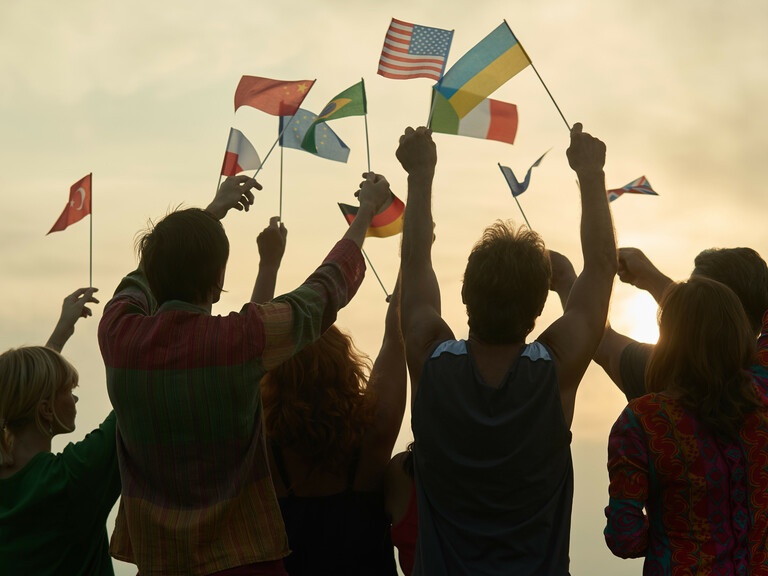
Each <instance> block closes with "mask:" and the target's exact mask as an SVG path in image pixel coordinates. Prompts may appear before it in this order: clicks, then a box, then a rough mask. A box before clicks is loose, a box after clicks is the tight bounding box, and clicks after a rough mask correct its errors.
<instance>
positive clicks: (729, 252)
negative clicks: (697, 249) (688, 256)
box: [691, 248, 768, 334]
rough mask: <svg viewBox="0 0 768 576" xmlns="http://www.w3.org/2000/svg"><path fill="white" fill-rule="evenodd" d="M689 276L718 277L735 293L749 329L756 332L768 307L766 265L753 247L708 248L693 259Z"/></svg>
mask: <svg viewBox="0 0 768 576" xmlns="http://www.w3.org/2000/svg"><path fill="white" fill-rule="evenodd" d="M693 263H694V266H695V268H694V269H693V272H691V276H694V275H700V276H705V277H707V278H711V279H712V280H717V281H718V282H721V283H723V284H725V285H726V286H728V288H730V289H731V290H733V291H734V292H735V293H736V296H738V298H739V300H741V305H742V306H743V307H744V311H745V312H746V313H747V319H748V320H749V324H750V326H751V327H752V330H753V331H754V332H755V333H756V334H758V333H759V332H760V328H761V326H762V322H763V313H764V312H765V311H766V310H768V266H766V264H765V260H763V259H762V258H761V257H760V254H758V253H757V252H755V251H754V250H752V248H710V249H708V250H704V251H703V252H701V253H700V254H699V255H698V256H696V259H695V260H694V261H693Z"/></svg>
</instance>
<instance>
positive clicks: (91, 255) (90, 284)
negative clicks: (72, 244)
mask: <svg viewBox="0 0 768 576" xmlns="http://www.w3.org/2000/svg"><path fill="white" fill-rule="evenodd" d="M89 200H90V202H91V213H90V217H91V218H90V224H91V234H90V236H91V241H90V244H91V245H90V262H89V265H88V272H89V282H88V284H89V286H90V287H91V288H93V172H91V197H90V199H89Z"/></svg>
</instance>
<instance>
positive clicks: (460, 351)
mask: <svg viewBox="0 0 768 576" xmlns="http://www.w3.org/2000/svg"><path fill="white" fill-rule="evenodd" d="M444 354H449V355H451V356H466V355H467V342H466V340H443V341H442V342H439V343H437V344H436V345H435V347H434V350H432V352H431V353H430V354H429V356H428V358H430V359H431V358H439V357H441V356H443V355H444Z"/></svg>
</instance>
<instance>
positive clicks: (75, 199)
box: [46, 173, 93, 236]
mask: <svg viewBox="0 0 768 576" xmlns="http://www.w3.org/2000/svg"><path fill="white" fill-rule="evenodd" d="M92 175H93V174H92V173H91V174H88V176H85V177H84V178H82V179H80V180H78V181H77V182H75V183H74V184H72V187H71V188H70V189H69V202H67V205H66V206H65V207H64V211H63V212H62V213H61V216H59V219H58V220H56V224H54V225H53V228H51V229H50V230H49V231H48V234H50V233H51V232H58V231H59V230H64V229H65V228H66V227H67V226H69V225H70V224H74V223H75V222H79V221H80V220H82V219H83V218H85V217H86V216H87V215H88V214H90V213H91V176H92ZM48 234H46V236H47V235H48Z"/></svg>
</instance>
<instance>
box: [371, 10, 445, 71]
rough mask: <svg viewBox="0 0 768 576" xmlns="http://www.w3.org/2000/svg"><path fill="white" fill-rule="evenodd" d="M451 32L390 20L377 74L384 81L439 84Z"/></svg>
mask: <svg viewBox="0 0 768 576" xmlns="http://www.w3.org/2000/svg"><path fill="white" fill-rule="evenodd" d="M452 39H453V30H443V29H441V28H430V27H428V26H419V25H418V24H409V23H408V22H403V21H402V20H397V19H395V18H392V22H391V23H390V25H389V29H388V30H387V36H386V37H385V38H384V48H383V49H382V51H381V58H380V59H379V70H378V73H379V74H380V75H381V76H385V77H386V78H394V79H396V80H408V79H410V78H431V79H432V80H440V77H441V76H442V75H443V72H444V71H445V61H446V59H447V58H448V51H449V50H450V49H451V40H452Z"/></svg>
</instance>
